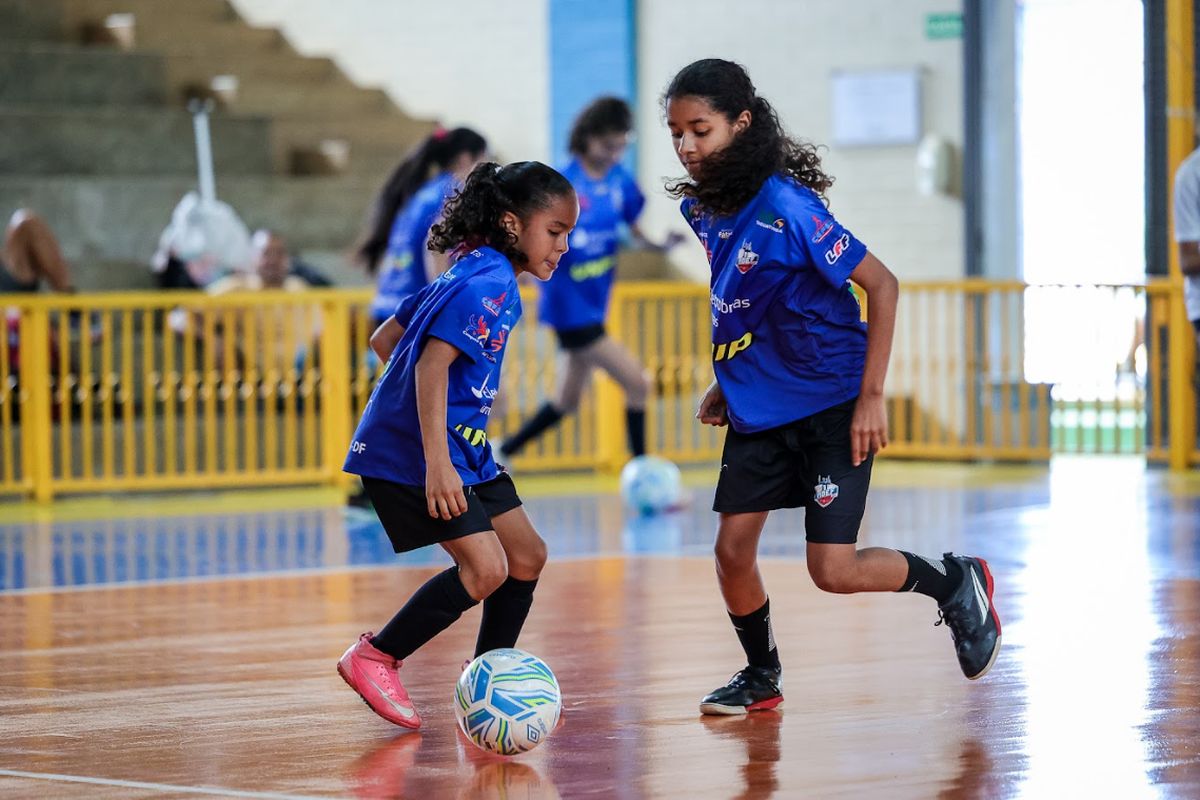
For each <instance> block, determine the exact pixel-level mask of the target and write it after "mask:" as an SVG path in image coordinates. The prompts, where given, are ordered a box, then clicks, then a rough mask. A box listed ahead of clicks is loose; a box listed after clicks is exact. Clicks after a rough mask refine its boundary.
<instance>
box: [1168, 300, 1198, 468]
mask: <svg viewBox="0 0 1200 800" xmlns="http://www.w3.org/2000/svg"><path fill="white" fill-rule="evenodd" d="M1167 342H1168V344H1167V426H1168V427H1167V430H1168V431H1169V432H1170V433H1169V436H1170V441H1169V445H1168V449H1167V463H1168V465H1169V466H1170V468H1171V469H1172V470H1173V471H1182V470H1186V469H1187V468H1188V461H1189V458H1190V456H1191V452H1192V448H1193V445H1194V443H1195V441H1196V413H1195V411H1196V398H1195V396H1194V393H1193V391H1192V370H1193V368H1194V366H1195V355H1194V353H1195V345H1196V342H1195V336H1194V334H1193V332H1192V325H1191V323H1190V322H1189V321H1188V318H1187V314H1186V313H1185V310H1184V306H1183V293H1182V291H1181V287H1180V286H1179V283H1178V281H1173V282H1172V285H1171V304H1170V311H1169V312H1168V323H1167Z"/></svg>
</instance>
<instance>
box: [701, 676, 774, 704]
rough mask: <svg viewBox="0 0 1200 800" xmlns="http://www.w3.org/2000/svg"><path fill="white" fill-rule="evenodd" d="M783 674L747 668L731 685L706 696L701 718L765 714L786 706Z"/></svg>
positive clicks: (702, 702) (703, 701)
mask: <svg viewBox="0 0 1200 800" xmlns="http://www.w3.org/2000/svg"><path fill="white" fill-rule="evenodd" d="M782 677H783V675H782V672H781V670H777V669H768V668H766V667H745V668H743V669H742V670H741V671H739V672H738V673H737V674H736V675H734V676H733V677H732V678H730V679H729V683H727V684H725V685H724V686H722V687H721V688H720V689H716V690H714V691H713V692H711V693H709V694H707V695H705V696H704V699H703V700H701V701H700V713H701V714H723V715H726V716H732V715H736V714H745V713H746V712H748V711H766V710H767V709H771V708H778V707H779V706H780V705H781V704H782V703H783V680H782Z"/></svg>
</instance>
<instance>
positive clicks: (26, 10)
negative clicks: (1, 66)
mask: <svg viewBox="0 0 1200 800" xmlns="http://www.w3.org/2000/svg"><path fill="white" fill-rule="evenodd" d="M65 35H66V29H65V28H64V26H63V14H62V8H61V6H59V5H58V4H57V3H56V2H55V0H0V41H3V42H38V41H44V42H54V41H61V40H62V39H63V38H64V36H65Z"/></svg>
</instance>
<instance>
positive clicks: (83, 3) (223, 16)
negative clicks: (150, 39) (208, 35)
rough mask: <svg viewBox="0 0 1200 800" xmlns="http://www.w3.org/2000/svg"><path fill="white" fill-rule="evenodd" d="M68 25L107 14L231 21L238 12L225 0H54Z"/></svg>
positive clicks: (155, 20)
mask: <svg viewBox="0 0 1200 800" xmlns="http://www.w3.org/2000/svg"><path fill="white" fill-rule="evenodd" d="M57 1H58V3H59V5H60V7H61V11H60V12H59V13H61V14H62V16H63V18H64V20H65V21H66V23H67V24H68V25H73V26H79V25H81V24H83V23H85V22H91V21H103V20H104V18H105V17H107V16H108V15H110V14H133V15H134V16H135V17H140V18H141V20H142V21H143V22H144V23H146V24H155V25H158V24H163V23H171V22H178V21H179V20H186V21H187V22H232V21H236V20H237V19H238V15H237V12H236V11H235V10H234V9H233V8H232V7H231V6H230V5H229V2H228V0H57Z"/></svg>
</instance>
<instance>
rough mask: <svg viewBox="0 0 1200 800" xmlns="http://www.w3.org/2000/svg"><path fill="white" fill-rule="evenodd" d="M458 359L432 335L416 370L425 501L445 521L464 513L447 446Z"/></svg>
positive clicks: (463, 499)
mask: <svg viewBox="0 0 1200 800" xmlns="http://www.w3.org/2000/svg"><path fill="white" fill-rule="evenodd" d="M377 352H378V351H377ZM458 356H459V350H458V348H457V347H455V346H454V345H452V344H450V343H449V342H444V341H442V340H441V339H438V338H435V337H432V336H431V337H430V338H429V339H428V340H427V341H426V343H425V349H424V350H423V351H422V352H421V357H420V359H418V360H417V369H416V379H417V380H416V388H417V419H418V420H420V425H421V441H422V444H423V445H424V448H425V499H426V500H427V501H428V503H429V516H431V517H441V518H442V519H446V520H448V519H452V518H454V517H457V516H458V515H459V514H462V513H463V512H464V511H466V510H467V497H466V495H465V494H463V483H462V478H460V477H459V475H458V471H457V470H455V469H454V464H453V463H451V461H450V447H449V445H448V444H447V443H446V391H447V389H448V386H449V382H450V379H449V372H450V365H451V364H452V363H453V362H454V359H456V358H458Z"/></svg>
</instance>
